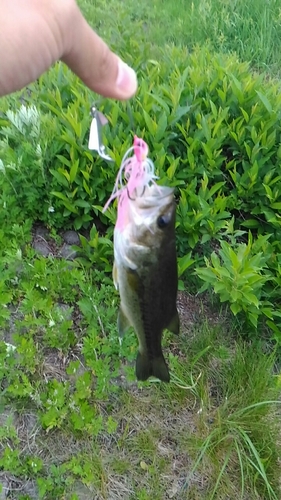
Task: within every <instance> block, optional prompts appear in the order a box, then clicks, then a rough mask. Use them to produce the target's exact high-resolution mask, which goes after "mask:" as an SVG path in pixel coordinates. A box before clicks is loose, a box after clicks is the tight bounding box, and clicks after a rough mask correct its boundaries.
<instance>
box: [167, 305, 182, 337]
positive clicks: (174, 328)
mask: <svg viewBox="0 0 281 500" xmlns="http://www.w3.org/2000/svg"><path fill="white" fill-rule="evenodd" d="M167 330H169V331H170V332H172V333H174V334H175V335H178V334H179V332H180V318H179V313H178V311H177V310H176V313H175V314H174V316H173V318H172V320H171V321H170V323H169V324H168V326H167Z"/></svg>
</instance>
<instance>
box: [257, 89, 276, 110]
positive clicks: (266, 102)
mask: <svg viewBox="0 0 281 500" xmlns="http://www.w3.org/2000/svg"><path fill="white" fill-rule="evenodd" d="M256 93H257V95H258V96H259V98H260V100H261V102H262V103H263V105H264V107H265V109H266V110H267V111H268V112H269V113H270V114H271V113H272V112H273V109H272V106H271V104H270V102H269V100H268V98H267V97H266V95H265V94H262V92H260V91H259V90H256Z"/></svg>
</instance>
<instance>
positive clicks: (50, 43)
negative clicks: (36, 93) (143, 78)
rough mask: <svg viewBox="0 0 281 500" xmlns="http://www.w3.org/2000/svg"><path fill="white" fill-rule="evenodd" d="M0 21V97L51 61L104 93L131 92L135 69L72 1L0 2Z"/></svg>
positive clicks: (25, 82)
mask: <svg viewBox="0 0 281 500" xmlns="http://www.w3.org/2000/svg"><path fill="white" fill-rule="evenodd" d="M0 19H1V20H2V23H1V30H0V96H1V95H5V94H9V93H11V92H14V91H16V90H19V89H21V88H23V87H25V86H26V85H28V84H29V83H31V82H32V81H34V80H36V79H37V78H38V77H39V76H40V75H41V74H42V73H44V72H45V71H46V70H47V69H48V68H49V67H50V66H51V65H52V64H53V63H54V62H55V61H57V60H61V61H63V62H64V63H65V64H67V66H68V67H69V68H70V69H71V70H72V71H73V72H74V73H76V75H77V76H78V77H79V78H81V80H82V81H83V82H84V83H85V84H86V85H87V86H88V87H89V88H90V89H91V90H93V91H95V92H97V93H98V94H100V95H102V96H104V97H110V98H114V99H120V100H122V99H128V98H130V97H132V96H133V95H134V94H135V92H136V89H137V78H136V74H135V72H134V71H133V69H132V68H130V67H129V66H127V65H126V64H125V63H124V62H123V61H121V59H120V58H119V57H118V56H117V55H116V54H114V53H113V52H111V51H110V49H109V48H108V46H107V45H106V44H105V43H104V42H103V40H101V38H99V37H98V35H97V34H96V33H95V32H94V31H93V30H92V28H91V27H90V26H89V25H88V23H87V22H86V20H85V19H84V17H83V16H82V14H81V12H80V10H79V8H78V6H77V4H76V2H75V0H25V1H24V2H23V1H22V0H0Z"/></svg>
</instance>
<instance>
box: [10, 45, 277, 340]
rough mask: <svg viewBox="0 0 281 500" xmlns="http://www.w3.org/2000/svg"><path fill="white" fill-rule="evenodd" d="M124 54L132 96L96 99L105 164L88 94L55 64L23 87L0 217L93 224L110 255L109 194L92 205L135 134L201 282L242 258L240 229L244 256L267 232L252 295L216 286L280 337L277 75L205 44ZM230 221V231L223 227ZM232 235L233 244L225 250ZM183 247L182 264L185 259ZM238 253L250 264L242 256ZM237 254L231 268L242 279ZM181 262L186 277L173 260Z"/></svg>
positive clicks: (106, 190) (107, 187)
mask: <svg viewBox="0 0 281 500" xmlns="http://www.w3.org/2000/svg"><path fill="white" fill-rule="evenodd" d="M146 50H147V48H145V51H146ZM133 55H134V57H135V61H136V67H138V68H139V69H138V72H139V76H140V86H139V91H138V94H137V96H136V97H135V98H134V99H132V101H131V103H130V105H128V104H127V103H119V102H115V101H111V100H105V99H100V98H98V101H96V102H97V104H98V107H99V109H100V110H101V111H102V112H104V113H105V115H106V116H107V117H108V120H109V124H108V125H107V126H106V127H105V129H104V142H105V144H106V146H107V147H108V149H109V151H110V154H111V156H112V158H113V159H114V160H115V162H114V163H105V162H104V161H103V160H101V159H100V158H99V157H98V156H97V154H96V153H95V152H93V153H92V152H90V151H88V147H87V143H88V132H89V127H90V115H89V111H90V106H91V104H92V102H93V101H94V100H95V99H94V97H93V95H92V94H91V93H90V91H88V90H87V89H86V88H85V87H84V86H83V85H82V84H81V83H80V82H79V81H78V79H77V78H76V77H75V76H73V74H71V73H70V72H69V71H68V70H67V69H66V68H65V67H64V66H63V65H61V64H58V65H57V66H56V67H55V68H53V69H52V70H51V71H50V72H49V73H48V74H46V75H44V76H43V77H41V78H40V79H39V81H38V82H37V83H36V84H34V85H33V86H32V87H31V89H30V97H25V104H24V105H23V104H19V107H18V109H17V110H14V111H13V112H11V111H6V112H4V114H3V118H1V128H0V138H1V147H2V155H1V164H0V168H1V171H2V176H1V177H0V187H1V195H0V206H2V207H3V208H5V210H2V211H1V212H0V222H2V223H5V224H6V223H7V221H8V218H10V219H11V217H12V219H14V220H16V219H17V220H23V219H25V218H31V219H33V220H35V219H39V220H42V221H43V222H45V223H47V224H49V225H50V226H53V227H55V228H57V229H59V228H61V227H64V228H66V227H72V226H74V227H75V228H76V229H82V228H90V227H91V226H92V224H93V222H95V223H97V224H96V227H98V228H102V233H103V234H102V236H103V237H105V239H104V240H103V239H100V238H99V233H98V232H97V235H96V236H94V238H93V239H91V241H92V243H90V244H89V245H90V247H91V245H93V248H97V245H99V248H98V252H99V255H100V258H101V261H102V260H104V262H105V264H106V265H108V263H109V264H110V262H111V259H110V253H111V252H112V249H111V248H110V245H109V242H108V237H109V238H111V237H112V229H113V225H114V222H115V217H116V208H115V207H116V205H113V207H111V208H110V211H109V212H108V213H106V214H102V213H101V208H102V207H103V206H104V204H105V202H106V201H107V199H108V197H109V196H110V193H111V190H112V188H113V185H114V181H115V177H116V173H117V171H118V168H119V166H120V162H121V159H122V157H123V155H124V153H125V152H126V150H127V149H128V147H130V146H131V144H132V138H133V134H134V133H136V134H138V135H140V136H142V137H144V139H145V140H146V141H147V143H148V145H149V148H150V156H151V158H152V159H153V160H154V162H155V166H156V172H157V175H159V177H160V179H161V183H169V184H170V185H173V186H174V187H175V188H176V197H177V201H178V212H177V245H178V253H179V257H180V258H181V257H184V256H185V255H189V253H190V251H191V250H192V259H194V260H196V263H197V268H198V267H199V268H202V269H201V271H200V269H199V271H197V274H196V276H198V277H200V278H202V279H203V280H204V281H206V283H208V286H211V287H213V286H214V281H213V279H214V278H212V279H210V276H211V275H210V272H212V273H214V269H215V268H217V269H220V273H222V272H223V271H222V269H223V268H224V266H225V265H226V260H227V259H229V258H230V260H231V258H232V257H233V259H234V254H235V255H236V257H235V258H238V260H239V258H240V257H241V255H242V254H241V252H242V253H243V251H244V250H242V249H245V248H248V247H247V244H246V243H244V242H245V241H247V231H251V234H252V244H251V245H252V246H251V257H250V258H251V259H253V260H252V261H251V262H252V263H253V262H256V260H259V258H260V257H259V255H260V254H261V249H259V250H257V246H256V244H255V241H256V239H257V238H259V237H265V236H266V237H267V239H266V241H267V260H266V265H267V270H266V276H270V279H269V278H266V279H262V280H260V281H259V286H258V288H255V286H257V285H255V286H252V285H251V283H250V282H248V283H247V286H248V287H249V290H248V293H250V294H251V297H252V299H251V300H250V301H247V300H245V294H244V292H243V293H242V291H241V290H240V292H241V293H242V296H243V297H244V298H241V300H240V299H239V300H240V302H239V301H238V299H235V297H236V295H235V294H234V295H233V293H231V296H232V299H231V300H230V297H229V296H228V297H226V296H225V295H223V294H222V293H220V297H221V299H222V300H227V301H230V303H231V304H232V306H231V308H232V311H233V312H234V313H237V312H238V311H239V312H240V311H244V312H245V314H246V317H248V318H249V319H250V322H251V323H253V324H254V325H257V321H256V320H257V318H263V317H266V318H267V319H268V325H269V326H270V327H271V328H272V329H273V330H274V335H275V336H276V337H277V338H279V336H280V334H279V329H280V326H281V325H279V320H278V316H279V314H280V312H279V310H280V299H279V295H278V287H279V283H280V269H281V267H280V265H281V263H280V258H279V254H280V245H281V244H280V241H281V233H280V225H281V217H280V215H279V212H280V208H281V176H280V172H279V163H280V157H281V148H280V137H281V135H280V131H281V126H280V115H281V97H280V93H279V86H278V84H276V83H274V82H272V81H268V79H265V78H264V77H263V76H262V75H255V74H252V73H251V72H250V70H249V66H248V65H247V64H246V63H240V62H239V61H237V59H236V58H235V57H233V56H231V57H230V56H221V55H214V54H211V53H209V52H208V51H207V50H206V49H196V50H195V51H194V52H193V53H188V51H187V50H184V49H177V48H169V49H165V51H163V52H162V54H161V62H157V61H154V60H150V59H147V60H145V57H146V55H145V54H142V53H140V51H139V49H137V47H134V50H133ZM34 95H36V105H35V104H34ZM230 221H231V224H232V226H233V235H232V241H231V242H230V240H229V238H228V237H226V232H227V231H228V229H229V227H230V226H229V224H230ZM237 231H238V232H239V231H240V233H239V234H238V233H237ZM243 231H244V232H245V233H244V234H243ZM234 235H235V236H234ZM214 240H216V245H215V247H216V248H219V247H220V245H221V242H224V243H222V248H221V253H220V258H221V259H222V261H220V262H219V261H218V257H216V256H215V254H213V255H212V257H211V259H212V262H213V265H212V267H211V268H210V267H208V268H207V269H205V271H204V267H205V265H206V263H208V262H209V261H208V260H205V261H204V259H203V256H205V257H206V258H207V259H208V256H210V254H211V252H212V250H213V249H214ZM258 241H261V240H258ZM82 242H84V254H85V257H86V258H87V259H88V261H89V262H91V259H92V257H91V250H90V248H89V246H88V245H87V244H86V241H84V240H82ZM229 244H231V245H234V246H235V248H236V250H235V248H234V249H233V252H234V253H231V252H232V250H231V248H228V245H229ZM103 245H104V248H103ZM237 245H238V246H237ZM243 245H244V246H243ZM227 256H228V257H227ZM230 256H232V257H230ZM190 258H191V255H190ZM190 258H188V262H189V263H188V267H190V265H193V263H192V260H191V261H190ZM225 259H226V260H225ZM241 259H242V260H243V259H244V261H243V262H245V265H246V264H247V266H250V263H249V262H248V263H247V259H248V257H247V256H246V255H245V256H244V257H241ZM207 265H208V266H209V264H207ZM243 265H244V264H243ZM243 265H242V267H241V269H240V268H239V269H238V270H236V271H235V272H236V274H237V280H238V281H241V282H242V281H243V280H244V278H243V277H241V276H240V277H239V274H240V273H243V272H244V271H243ZM181 270H182V271H181V274H182V278H183V280H184V279H185V278H186V276H185V274H184V272H183V268H182V266H181ZM207 270H208V273H207ZM256 272H257V273H260V272H262V273H263V271H261V270H259V271H254V274H255V273H256ZM207 275H208V278H207ZM185 281H186V280H185ZM231 286H232V288H233V285H231ZM232 288H230V290H231V289H232ZM216 289H217V285H216ZM240 292H239V293H240ZM224 293H225V291H224ZM229 294H230V293H229ZM242 296H241V297H242ZM234 304H236V305H234ZM253 304H256V305H253ZM257 304H259V307H258V308H257ZM253 307H254V308H255V313H254V312H253ZM256 309H258V310H259V313H257V311H256ZM256 314H257V316H256Z"/></svg>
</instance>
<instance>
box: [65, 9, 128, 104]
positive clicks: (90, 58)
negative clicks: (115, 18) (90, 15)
mask: <svg viewBox="0 0 281 500" xmlns="http://www.w3.org/2000/svg"><path fill="white" fill-rule="evenodd" d="M72 19H73V27H72V29H69V30H68V34H69V35H68V41H67V44H66V46H68V49H67V50H66V52H65V53H64V55H63V57H62V60H63V61H64V62H65V63H66V64H67V65H68V66H69V68H70V69H71V70H72V71H73V72H74V73H76V75H78V76H79V78H81V80H82V81H83V82H84V83H85V84H86V85H87V86H88V87H89V88H90V89H92V90H94V91H95V92H97V93H98V94H101V95H102V96H104V97H110V98H116V99H128V98H130V97H132V96H133V95H134V94H135V92H136V90H137V77H136V74H135V72H134V70H133V69H132V68H130V67H129V66H127V64H125V63H124V62H123V61H122V60H121V59H120V58H119V57H118V56H117V55H116V54H114V53H113V52H111V50H110V49H109V47H108V46H107V45H106V44H105V43H104V41H103V40H102V39H101V38H100V37H99V36H98V35H97V34H96V33H95V32H94V31H93V30H92V29H91V27H90V26H89V25H88V24H87V22H86V21H85V19H84V18H83V16H82V14H81V13H80V11H79V10H78V8H77V10H76V13H75V16H74V17H73V18H72ZM71 24H72V23H71Z"/></svg>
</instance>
